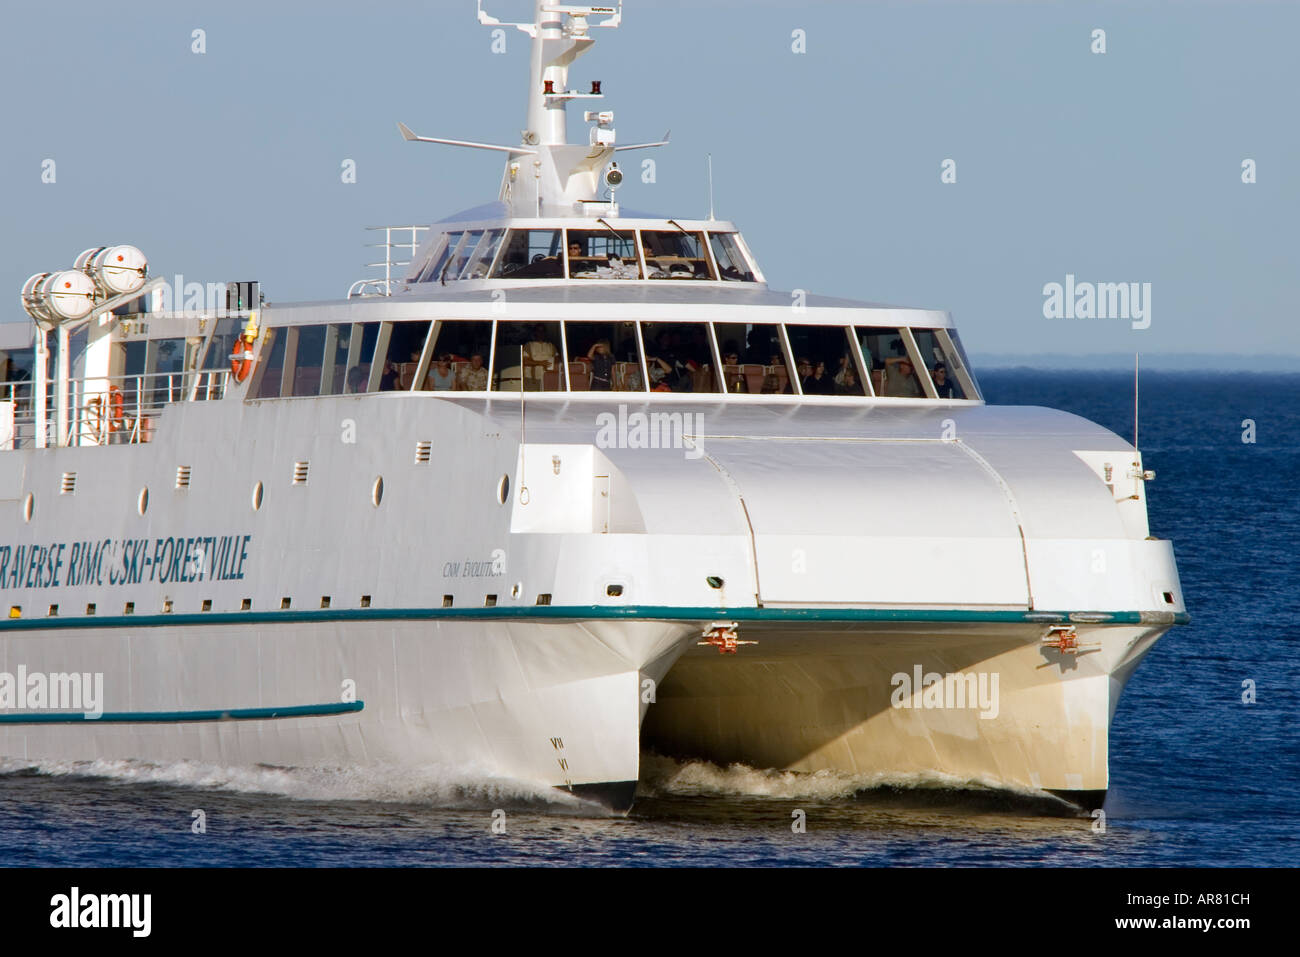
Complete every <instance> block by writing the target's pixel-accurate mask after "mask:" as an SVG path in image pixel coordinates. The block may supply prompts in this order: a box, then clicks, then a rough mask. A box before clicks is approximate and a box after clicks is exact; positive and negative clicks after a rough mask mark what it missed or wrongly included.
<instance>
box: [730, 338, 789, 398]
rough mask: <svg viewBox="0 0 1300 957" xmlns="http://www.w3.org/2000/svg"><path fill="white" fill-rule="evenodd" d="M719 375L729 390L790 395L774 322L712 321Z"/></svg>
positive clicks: (753, 393)
mask: <svg viewBox="0 0 1300 957" xmlns="http://www.w3.org/2000/svg"><path fill="white" fill-rule="evenodd" d="M713 332H714V334H715V335H716V336H717V339H718V352H719V355H721V356H722V377H723V381H724V382H725V383H726V387H727V391H728V392H730V393H733V394H734V393H748V394H751V395H759V394H766V395H790V394H792V393H793V391H794V389H793V387H792V386H791V384H790V373H789V367H788V365H787V362H788V361H789V360H788V359H787V357H786V355H785V345H784V344H783V343H782V341H781V326H780V325H779V324H777V323H774V322H772V323H753V322H751V323H744V322H715V323H714V324H713Z"/></svg>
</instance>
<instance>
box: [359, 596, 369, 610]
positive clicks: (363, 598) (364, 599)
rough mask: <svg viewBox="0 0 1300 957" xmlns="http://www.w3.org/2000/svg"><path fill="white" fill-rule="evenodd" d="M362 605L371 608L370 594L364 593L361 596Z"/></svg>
mask: <svg viewBox="0 0 1300 957" xmlns="http://www.w3.org/2000/svg"><path fill="white" fill-rule="evenodd" d="M361 607H362V608H369V607H370V596H369V595H362V596H361Z"/></svg>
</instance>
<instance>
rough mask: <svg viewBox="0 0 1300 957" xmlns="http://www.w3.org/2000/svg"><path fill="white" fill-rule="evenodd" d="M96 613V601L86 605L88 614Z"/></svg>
mask: <svg viewBox="0 0 1300 957" xmlns="http://www.w3.org/2000/svg"><path fill="white" fill-rule="evenodd" d="M94 613H95V603H94V602H93V601H92V602H90V603H89V604H87V605H86V614H87V615H93V614H94Z"/></svg>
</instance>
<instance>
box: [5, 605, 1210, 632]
mask: <svg viewBox="0 0 1300 957" xmlns="http://www.w3.org/2000/svg"><path fill="white" fill-rule="evenodd" d="M620 619H635V620H643V621H721V620H726V621H756V622H845V623H851V622H882V621H883V622H917V623H927V622H929V623H935V624H948V623H971V624H977V623H989V622H1005V623H1010V624H1047V625H1050V624H1053V623H1058V622H1059V623H1063V624H1068V623H1074V624H1102V625H1140V624H1153V625H1159V624H1163V625H1185V624H1187V623H1188V622H1189V621H1190V620H1191V619H1190V617H1189V616H1188V614H1187V613H1186V612H1138V611H1112V612H1103V611H1073V612H1067V611H979V610H970V609H960V608H949V609H933V608H771V607H764V608H754V607H744V608H707V607H678V606H674V605H520V606H514V607H511V606H495V607H492V608H322V609H320V610H318V611H295V610H289V611H236V612H208V613H204V614H171V615H114V616H108V615H103V616H96V615H86V616H81V617H77V618H71V617H69V618H61V617H54V618H4V619H0V632H4V631H40V630H61V629H72V628H161V627H168V628H176V627H181V626H193V625H239V624H267V623H283V622H347V621H591V620H620Z"/></svg>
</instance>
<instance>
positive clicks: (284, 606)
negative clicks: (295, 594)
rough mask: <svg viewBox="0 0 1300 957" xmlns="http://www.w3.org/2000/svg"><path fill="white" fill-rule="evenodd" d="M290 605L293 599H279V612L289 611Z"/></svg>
mask: <svg viewBox="0 0 1300 957" xmlns="http://www.w3.org/2000/svg"><path fill="white" fill-rule="evenodd" d="M292 604H293V599H291V598H281V599H280V610H281V611H288V610H289V606H290V605H292Z"/></svg>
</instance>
